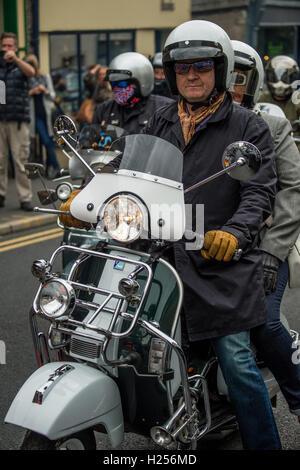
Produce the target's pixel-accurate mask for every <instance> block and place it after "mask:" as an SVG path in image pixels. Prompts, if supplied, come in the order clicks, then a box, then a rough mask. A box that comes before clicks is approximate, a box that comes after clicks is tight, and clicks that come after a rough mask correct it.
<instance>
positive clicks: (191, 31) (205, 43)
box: [163, 20, 234, 95]
mask: <svg viewBox="0 0 300 470" xmlns="http://www.w3.org/2000/svg"><path fill="white" fill-rule="evenodd" d="M208 57H211V58H213V59H214V62H215V77H216V88H217V90H218V91H223V90H228V89H229V86H230V83H231V77H232V73H233V67H234V55H233V49H232V45H231V42H230V39H229V37H228V35H227V34H226V32H225V31H224V30H223V29H222V28H221V27H220V26H218V25H216V24H215V23H211V22H210V21H205V20H191V21H187V22H185V23H182V24H181V25H179V26H177V27H176V28H175V29H174V30H173V31H172V32H171V33H170V34H169V36H168V37H167V40H166V42H165V45H164V50H163V65H164V70H165V76H166V79H167V81H168V84H169V87H170V89H171V92H172V94H174V95H178V89H177V85H176V76H175V72H174V70H173V64H174V62H175V61H178V60H186V59H200V58H208Z"/></svg>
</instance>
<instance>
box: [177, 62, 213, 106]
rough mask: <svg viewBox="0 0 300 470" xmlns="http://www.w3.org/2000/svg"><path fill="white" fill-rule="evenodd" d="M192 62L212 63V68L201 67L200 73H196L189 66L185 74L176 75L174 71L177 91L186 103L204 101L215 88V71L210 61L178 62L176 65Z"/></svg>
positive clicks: (198, 71)
mask: <svg viewBox="0 0 300 470" xmlns="http://www.w3.org/2000/svg"><path fill="white" fill-rule="evenodd" d="M194 62H195V63H212V67H203V69H202V70H201V71H200V70H197V71H196V70H195V67H193V66H190V68H189V70H188V71H187V72H186V73H178V72H176V69H175V72H176V84H177V88H178V91H179V93H180V94H181V95H182V96H183V97H184V98H185V99H186V100H187V101H188V102H191V103H196V102H199V101H205V100H206V99H207V98H208V97H209V95H210V94H211V92H212V91H213V89H214V87H215V70H214V64H213V61H211V59H198V60H195V59H193V60H183V61H180V62H179V61H178V62H177V63H179V64H193V63H194ZM175 68H176V64H175Z"/></svg>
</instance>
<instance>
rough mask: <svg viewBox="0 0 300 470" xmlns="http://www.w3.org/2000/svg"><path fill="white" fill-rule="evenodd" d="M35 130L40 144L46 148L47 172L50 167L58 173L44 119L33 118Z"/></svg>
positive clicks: (52, 145)
mask: <svg viewBox="0 0 300 470" xmlns="http://www.w3.org/2000/svg"><path fill="white" fill-rule="evenodd" d="M35 129H36V132H37V133H38V135H39V136H40V139H41V143H42V144H43V145H44V146H45V147H46V153H47V160H46V168H47V172H48V170H49V168H50V167H51V166H52V167H53V168H54V170H57V171H59V164H58V162H57V158H56V153H55V149H54V144H53V141H52V139H51V137H50V136H49V134H48V129H47V123H46V121H44V119H41V118H40V117H38V116H36V118H35Z"/></svg>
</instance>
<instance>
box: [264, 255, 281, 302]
mask: <svg viewBox="0 0 300 470" xmlns="http://www.w3.org/2000/svg"><path fill="white" fill-rule="evenodd" d="M279 266H280V260H279V259H278V258H276V256H273V255H270V253H265V252H264V253H263V270H264V289H265V294H266V295H268V294H271V292H274V291H275V290H276V287H277V280H278V270H279Z"/></svg>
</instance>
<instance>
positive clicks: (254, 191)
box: [144, 20, 281, 450]
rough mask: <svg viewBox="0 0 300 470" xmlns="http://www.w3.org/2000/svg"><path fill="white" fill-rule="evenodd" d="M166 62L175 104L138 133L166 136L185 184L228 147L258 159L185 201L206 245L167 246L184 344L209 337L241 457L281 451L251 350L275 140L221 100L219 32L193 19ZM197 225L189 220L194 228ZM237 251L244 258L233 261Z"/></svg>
mask: <svg viewBox="0 0 300 470" xmlns="http://www.w3.org/2000/svg"><path fill="white" fill-rule="evenodd" d="M163 64H164V70H165V75H166V79H167V81H168V84H169V87H170V89H171V92H172V93H173V94H174V95H175V94H176V95H179V101H178V103H177V102H174V103H172V104H170V105H168V106H165V107H164V108H162V109H160V111H159V113H155V115H154V116H153V118H152V119H151V120H150V121H149V123H148V125H147V126H146V128H145V130H144V132H146V133H148V134H152V135H156V136H158V137H161V138H164V139H166V140H167V141H169V142H171V143H172V144H174V145H176V146H177V147H178V148H179V149H180V150H181V151H183V153H184V168H183V183H184V186H185V187H189V186H191V185H192V184H194V183H195V182H197V181H199V180H202V179H204V178H205V177H207V176H209V175H211V174H214V173H215V172H216V171H220V170H221V156H222V153H223V151H224V149H225V148H226V146H227V145H229V144H230V143H233V142H235V141H239V140H245V141H248V142H251V143H252V144H254V145H255V146H257V147H258V149H259V150H260V152H261V155H262V165H261V169H260V170H259V172H258V173H257V174H256V175H255V177H253V178H252V179H251V180H249V181H247V182H239V181H236V180H233V179H231V178H230V177H228V175H223V176H222V177H221V178H219V179H218V180H216V181H213V182H210V183H209V184H207V185H205V186H200V187H199V188H197V189H196V190H194V191H191V192H188V193H186V199H185V202H186V204H192V205H193V206H196V205H197V204H204V228H205V238H204V246H203V248H202V250H201V252H199V251H188V250H186V247H185V242H184V241H181V242H177V243H176V244H175V247H174V262H175V266H176V269H177V271H178V273H179V275H180V276H181V279H182V281H183V283H184V288H185V298H184V312H183V316H184V320H185V322H186V325H187V334H188V338H189V341H190V342H191V343H192V342H197V341H199V340H204V339H210V340H211V342H212V344H213V347H214V349H215V352H216V354H217V356H218V359H219V363H220V366H221V369H222V372H223V375H224V377H225V380H226V383H227V386H228V389H229V394H230V398H231V402H232V404H233V406H234V408H235V411H236V415H237V419H238V422H239V428H240V433H241V437H242V441H243V446H244V448H245V449H252V450H253V449H255V450H256V449H265V450H270V449H281V443H280V438H279V435H278V431H277V427H276V423H275V420H274V417H273V413H272V407H271V403H270V400H269V395H268V392H267V389H266V387H265V384H264V381H263V379H262V376H261V374H260V371H259V369H258V368H257V366H256V363H255V360H254V357H253V354H252V350H251V347H250V333H249V330H250V329H251V328H253V327H255V326H258V325H261V324H263V323H265V322H266V318H267V313H266V305H265V294H264V287H263V275H262V263H261V254H260V251H259V249H258V246H257V238H258V231H259V227H260V225H261V223H262V222H263V220H265V219H266V218H267V217H268V215H269V214H270V213H271V211H272V206H273V203H274V197H275V188H276V173H275V165H274V152H273V147H272V139H271V135H270V132H269V129H268V126H267V125H266V123H265V122H264V121H263V119H261V118H260V117H259V116H257V115H255V113H253V112H251V111H249V110H247V109H245V108H242V107H238V106H234V105H233V103H232V98H231V95H230V93H229V92H228V89H229V86H230V82H231V77H232V72H233V68H234V53H233V48H232V45H231V42H230V39H229V37H228V36H227V34H226V33H225V32H224V31H223V29H222V28H220V27H219V26H217V25H216V24H213V23H211V22H208V21H202V20H193V21H188V22H186V23H183V24H181V25H180V26H178V27H176V28H175V29H174V30H173V31H172V32H171V33H170V35H169V36H168V38H167V40H166V44H165V47H164V51H163ZM194 222H195V221H194ZM237 250H241V251H242V255H241V257H240V259H239V260H238V261H235V260H234V255H235V253H236V251H237Z"/></svg>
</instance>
